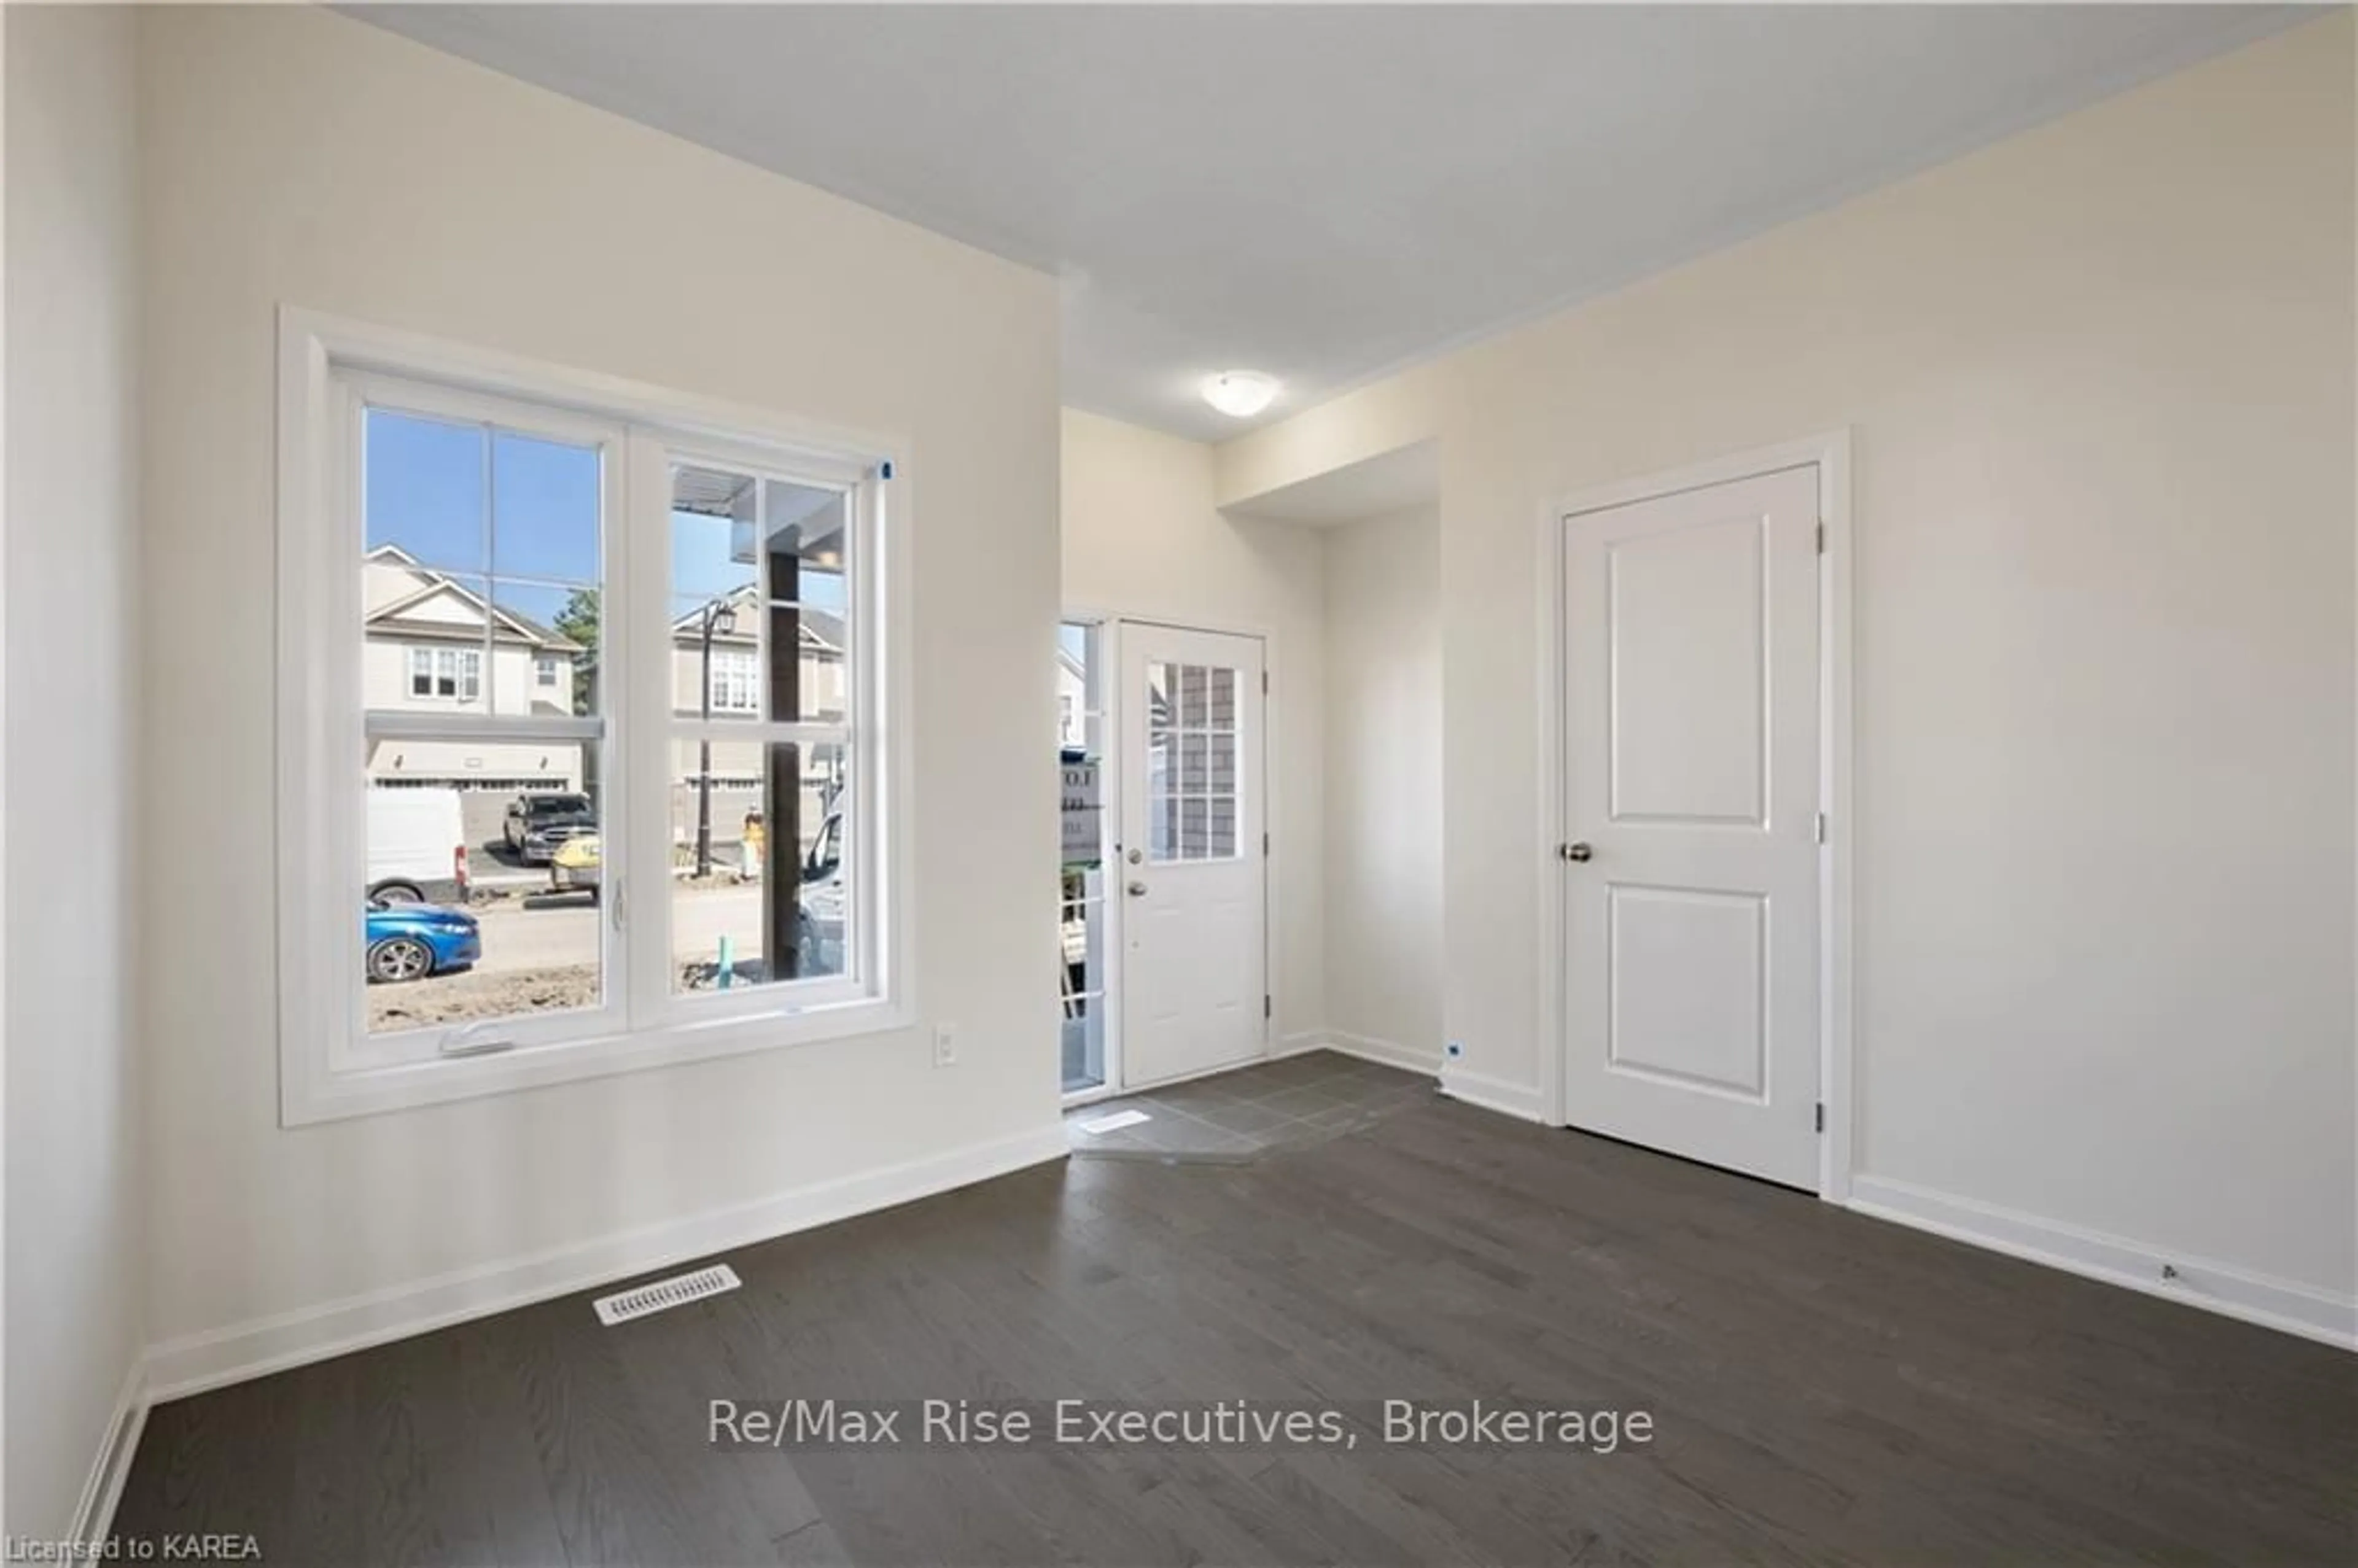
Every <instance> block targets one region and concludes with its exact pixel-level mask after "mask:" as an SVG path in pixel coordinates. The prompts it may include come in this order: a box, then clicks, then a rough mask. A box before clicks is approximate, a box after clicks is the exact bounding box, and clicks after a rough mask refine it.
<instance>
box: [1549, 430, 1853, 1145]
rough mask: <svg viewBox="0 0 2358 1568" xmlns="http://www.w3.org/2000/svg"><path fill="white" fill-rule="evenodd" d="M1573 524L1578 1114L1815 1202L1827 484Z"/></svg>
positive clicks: (1758, 490) (1737, 491)
mask: <svg viewBox="0 0 2358 1568" xmlns="http://www.w3.org/2000/svg"><path fill="white" fill-rule="evenodd" d="M1817 536H1818V470H1817V469H1816V467H1815V466H1814V465H1812V466H1805V467H1801V468H1794V469H1788V470H1783V471H1780V472H1776V473H1768V474H1762V475H1759V476H1757V477H1755V478H1750V479H1744V480H1737V481H1732V482H1729V483H1725V484H1715V485H1711V486H1707V487H1704V488H1702V489H1698V490H1690V491H1685V492H1681V493H1678V494H1674V495H1665V496H1659V497H1656V498H1653V499H1650V500H1646V501H1639V502H1633V503H1629V504H1627V505H1622V506H1615V507H1611V508H1608V509H1606V510H1603V511H1598V512H1591V513H1586V514H1575V515H1573V516H1570V517H1567V518H1565V519H1564V521H1563V542H1564V552H1563V561H1564V583H1563V588H1564V600H1563V603H1564V627H1565V635H1564V669H1563V695H1564V724H1563V736H1564V742H1565V756H1564V774H1563V776H1564V780H1565V786H1566V787H1565V799H1564V802H1563V806H1564V814H1563V822H1564V826H1565V834H1564V840H1565V841H1564V842H1563V844H1562V845H1561V846H1559V849H1558V854H1559V857H1560V863H1559V867H1558V869H1559V871H1561V872H1562V877H1563V889H1564V901H1563V913H1564V926H1563V930H1564V940H1565V943H1566V948H1567V950H1566V952H1565V954H1564V964H1563V974H1564V981H1565V984H1564V998H1563V1000H1564V1012H1563V1016H1564V1020H1565V1031H1564V1033H1565V1039H1564V1043H1563V1050H1564V1091H1565V1098H1564V1104H1565V1113H1566V1119H1567V1120H1569V1121H1570V1122H1571V1123H1572V1124H1573V1125H1574V1126H1575V1127H1584V1128H1588V1129H1590V1130H1595V1131H1597V1132H1603V1133H1607V1134H1610V1135H1612V1136H1613V1137H1616V1138H1624V1139H1628V1141H1631V1142H1634V1143H1641V1144H1645V1145H1647V1146H1649V1147H1650V1148H1655V1149H1661V1150H1665V1151H1667V1152H1671V1153H1673V1154H1682V1155H1685V1156H1687V1157H1689V1158H1691V1159H1695V1160H1702V1161H1705V1162H1709V1163H1711V1164H1714V1165H1721V1166H1725V1167H1726V1168H1728V1169H1730V1170H1735V1171H1742V1172H1746V1173H1749V1174H1752V1175H1756V1176H1764V1177H1767V1178H1768V1180H1770V1181H1775V1182H1782V1183H1786V1184H1790V1185H1792V1186H1798V1187H1805V1188H1810V1189H1812V1190H1814V1189H1815V1187H1816V1185H1817V1179H1818V1150H1817V1133H1816V1128H1815V1116H1816V1107H1817V1100H1818V1006H1819V1000H1818V947H1819V931H1818V816H1817V814H1818V810H1819V794H1818V778H1819V762H1818V725H1819V713H1818V708H1819V660H1818V640H1819V631H1818V592H1819V588H1818V561H1819V556H1818V545H1817Z"/></svg>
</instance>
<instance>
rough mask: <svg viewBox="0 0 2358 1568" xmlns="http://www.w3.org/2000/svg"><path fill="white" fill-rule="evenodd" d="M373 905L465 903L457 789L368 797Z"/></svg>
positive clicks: (386, 791)
mask: <svg viewBox="0 0 2358 1568" xmlns="http://www.w3.org/2000/svg"><path fill="white" fill-rule="evenodd" d="M368 896H369V902H370V903H466V902H467V833H466V828H465V827H463V826H462V818H461V816H460V809H459V792H458V791H457V790H455V789H399V788H395V789H384V788H377V789H371V790H370V791H369V792H368Z"/></svg>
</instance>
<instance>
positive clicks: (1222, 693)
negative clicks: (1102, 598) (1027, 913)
mask: <svg viewBox="0 0 2358 1568" xmlns="http://www.w3.org/2000/svg"><path fill="white" fill-rule="evenodd" d="M1120 637H1121V682H1122V688H1121V704H1120V706H1121V726H1122V754H1121V832H1120V844H1119V845H1118V846H1117V862H1116V865H1117V875H1118V881H1119V885H1120V889H1121V892H1120V897H1121V900H1122V940H1123V954H1122V960H1123V962H1122V978H1121V989H1122V997H1121V1027H1122V1078H1123V1081H1124V1083H1125V1084H1126V1085H1127V1086H1128V1087H1132V1088H1139V1087H1145V1086H1147V1085H1149V1084H1156V1083H1163V1082H1167V1081H1168V1080H1170V1079H1173V1078H1180V1077H1186V1076H1191V1075H1193V1074H1196V1073H1203V1072H1209V1071H1211V1070H1212V1069H1213V1068H1216V1067H1225V1066H1229V1065H1234V1064H1236V1063H1238V1062H1246V1061H1250V1060H1253V1059H1255V1058H1257V1057H1259V1056H1260V1055H1262V1054H1264V1052H1265V1051H1266V1049H1267V1042H1268V1027H1267V1025H1268V1020H1267V1014H1266V1010H1265V999H1266V995H1267V991H1268V976H1267V970H1266V963H1267V959H1266V951H1265V946H1264V942H1263V930H1264V925H1265V923H1266V921H1267V919H1268V898H1267V883H1266V871H1267V861H1266V860H1265V859H1264V858H1263V856H1262V853H1261V828H1262V810H1263V806H1262V775H1261V752H1262V743H1263V742H1262V735H1263V726H1262V708H1263V699H1262V696H1261V645H1260V640H1259V639H1257V638H1252V637H1233V636H1228V635H1225V634H1221V633H1210V632H1188V631H1181V630H1178V629H1176V628H1174V627H1168V626H1153V625H1147V624H1144V623H1141V622H1125V623H1124V624H1123V625H1122V627H1121V633H1120Z"/></svg>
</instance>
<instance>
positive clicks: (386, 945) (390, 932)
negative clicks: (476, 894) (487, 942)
mask: <svg viewBox="0 0 2358 1568" xmlns="http://www.w3.org/2000/svg"><path fill="white" fill-rule="evenodd" d="M367 922H368V924H367V928H366V929H367V941H366V947H365V951H366V953H367V966H368V978H369V979H372V980H377V981H382V982H384V983H386V984H393V983H396V982H399V981H402V980H422V979H426V978H427V976H428V975H440V974H448V973H449V971H451V970H452V969H463V968H466V967H467V966H468V965H470V964H472V963H474V962H476V961H477V960H479V959H480V958H481V957H482V956H483V936H482V928H481V926H479V925H477V924H476V922H475V917H474V916H473V915H471V914H468V913H467V912H466V911H465V910H463V909H445V908H444V907H442V906H441V905H440V904H435V903H394V904H372V905H370V906H369V909H368V912H367Z"/></svg>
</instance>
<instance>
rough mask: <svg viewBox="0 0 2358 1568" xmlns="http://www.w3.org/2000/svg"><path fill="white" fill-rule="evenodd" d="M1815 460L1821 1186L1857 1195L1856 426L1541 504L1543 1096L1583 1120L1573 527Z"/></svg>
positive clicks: (1826, 1193) (1831, 1197) (1838, 1198)
mask: <svg viewBox="0 0 2358 1568" xmlns="http://www.w3.org/2000/svg"><path fill="white" fill-rule="evenodd" d="M1812 464H1814V465H1815V466H1816V468H1817V470H1818V517H1819V521H1820V522H1821V523H1822V524H1823V525H1824V528H1825V548H1824V550H1823V552H1822V553H1821V555H1820V557H1819V564H1818V650H1819V652H1818V659H1819V665H1818V716H1819V723H1818V808H1819V810H1821V811H1822V812H1823V813H1824V814H1825V822H1826V831H1825V840H1824V842H1823V844H1822V845H1821V846H1820V847H1819V849H1818V1094H1819V1097H1820V1098H1821V1099H1822V1100H1823V1103H1824V1105H1825V1108H1826V1115H1825V1130H1824V1134H1823V1137H1821V1138H1820V1139H1819V1141H1818V1195H1819V1196H1820V1197H1821V1198H1823V1199H1824V1200H1826V1201H1827V1202H1829V1203H1837V1204H1839V1203H1847V1202H1848V1201H1849V1198H1850V1183H1851V1169H1852V1157H1853V1156H1852V1152H1853V1149H1854V1146H1855V1136H1856V1127H1855V1122H1854V1117H1855V1098H1854V1096H1853V1092H1852V1091H1853V1087H1854V1085H1853V1070H1852V1049H1851V1026H1852V978H1851V867H1852V850H1853V827H1854V823H1855V817H1856V815H1857V803H1856V792H1855V788H1854V781H1853V774H1852V766H1851V592H1852V589H1851V429H1850V427H1848V426H1844V427H1841V428H1838V429H1835V430H1832V431H1829V432H1827V433H1825V434H1823V435H1819V436H1811V437H1805V438H1801V439H1799V440H1793V441H1785V442H1780V443H1779V444H1777V445H1775V446H1770V447H1760V448H1756V449H1752V450H1750V451H1745V452H1737V453H1733V454H1731V455H1729V456H1726V457H1721V458H1714V459H1710V460H1705V461H1703V462H1698V463H1691V464H1688V465H1686V466H1684V467H1681V468H1676V469H1670V470H1661V471H1659V472H1655V473H1650V474H1643V475H1639V476H1638V477H1637V478H1634V479H1627V480H1619V481H1615V482H1613V483H1610V484H1604V485H1597V486H1593V487H1591V488H1588V489H1585V490H1580V491H1575V492H1573V493H1571V494H1569V495H1565V496H1562V497H1560V498H1558V499H1555V500H1552V501H1550V502H1548V503H1545V504H1544V505H1542V506H1541V509H1540V519H1539V535H1540V541H1539V542H1540V554H1539V559H1540V571H1539V573H1538V577H1539V585H1538V594H1539V617H1540V638H1539V643H1540V670H1539V677H1540V678H1539V714H1538V730H1537V733H1538V735H1539V746H1540V753H1539V774H1540V799H1539V838H1538V848H1539V851H1540V852H1539V854H1538V855H1537V856H1536V857H1534V858H1535V860H1537V862H1538V865H1539V871H1538V878H1539V894H1540V896H1539V903H1538V909H1539V918H1538V919H1537V920H1536V921H1535V922H1533V925H1534V926H1535V927H1536V937H1537V940H1538V943H1539V977H1540V994H1539V1014H1538V1016H1539V1022H1540V1039H1541V1041H1542V1042H1543V1043H1544V1044H1543V1045H1542V1048H1541V1052H1540V1073H1541V1085H1540V1097H1541V1107H1542V1109H1543V1110H1544V1112H1545V1115H1546V1119H1547V1123H1548V1125H1549V1126H1551V1127H1569V1126H1571V1125H1572V1119H1571V1108H1570V1106H1569V1105H1568V1104H1567V1103H1566V1099H1567V1093H1568V1091H1567V1088H1566V1083H1565V1070H1564V1051H1565V1049H1566V1045H1565V1041H1564V1023H1565V1020H1566V1018H1567V1016H1568V1014H1569V1002H1568V999H1567V997H1566V996H1565V987H1566V984H1567V980H1566V976H1565V964H1564V958H1563V938H1564V932H1565V924H1566V923H1565V918H1564V903H1565V897H1566V889H1565V886H1564V880H1563V866H1562V864H1561V862H1560V861H1559V860H1557V859H1556V846H1557V845H1558V844H1561V843H1563V842H1564V841H1565V840H1566V838H1568V836H1569V825H1568V822H1567V820H1566V806H1567V799H1566V785H1567V784H1569V782H1570V781H1569V780H1568V779H1567V778H1566V777H1565V769H1564V734H1563V698H1564V681H1563V667H1564V659H1565V657H1566V655H1567V654H1568V653H1569V651H1570V648H1569V645H1570V635H1569V633H1570V630H1571V628H1570V625H1569V622H1568V616H1567V612H1566V611H1565V608H1564V602H1563V568H1564V546H1563V533H1564V526H1565V524H1567V523H1569V522H1571V521H1572V520H1573V519H1574V518H1575V517H1577V516H1579V515H1580V514H1584V513H1592V512H1602V511H1605V510H1607V509H1609V508H1612V507H1617V506H1626V505H1628V504H1629V503H1633V502H1639V501H1652V500H1655V499H1658V498H1660V497H1662V496H1666V495H1675V494H1678V493H1680V492H1683V491H1690V490H1702V489H1704V488H1706V487H1708V486H1711V485H1715V484H1726V483H1729V482H1731V481H1736V480H1745V479H1754V478H1758V476H1760V475H1763V474H1769V473H1777V472H1779V471H1782V470H1789V469H1796V468H1802V467H1807V466H1810V465H1812Z"/></svg>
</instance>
